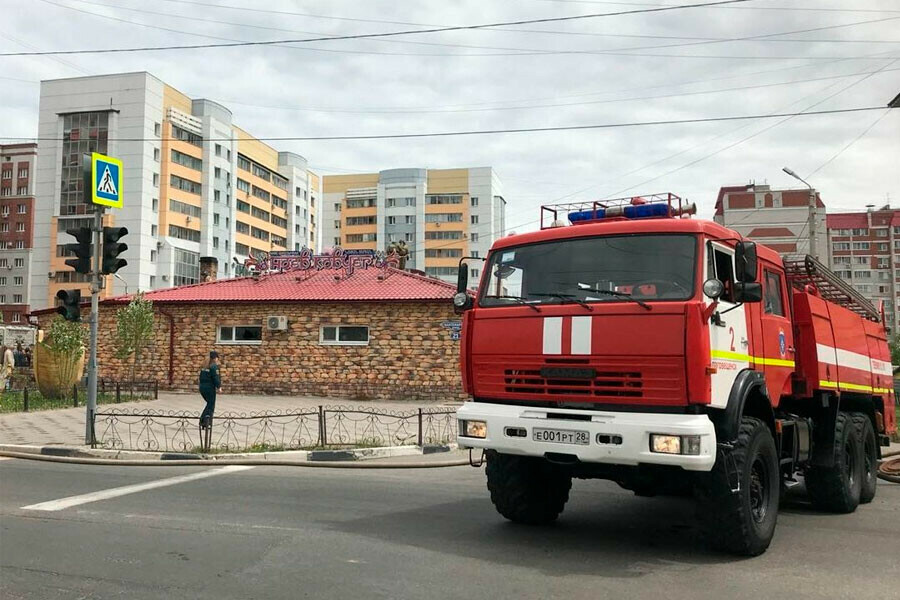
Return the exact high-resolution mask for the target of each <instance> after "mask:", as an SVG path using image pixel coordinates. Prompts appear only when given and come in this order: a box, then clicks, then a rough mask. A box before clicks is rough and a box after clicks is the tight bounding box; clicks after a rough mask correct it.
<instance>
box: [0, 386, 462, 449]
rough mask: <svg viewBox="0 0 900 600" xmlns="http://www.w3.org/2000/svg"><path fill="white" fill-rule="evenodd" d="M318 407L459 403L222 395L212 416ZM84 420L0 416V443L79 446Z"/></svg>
mask: <svg viewBox="0 0 900 600" xmlns="http://www.w3.org/2000/svg"><path fill="white" fill-rule="evenodd" d="M320 404H321V405H325V406H337V405H340V406H347V407H350V406H352V407H360V406H363V407H366V408H371V409H381V410H394V411H410V410H416V409H417V408H419V407H422V408H439V407H448V408H455V407H457V406H459V405H460V402H458V401H449V402H446V403H441V402H432V403H429V402H403V401H395V402H389V401H371V402H354V401H352V400H344V399H337V398H320V397H313V396H243V395H230V394H222V395H219V396H218V398H217V399H216V414H223V413H227V412H234V413H246V414H249V413H258V412H263V411H275V410H281V411H285V410H289V409H296V408H315V407H318V406H319V405H320ZM203 406H204V403H203V400H202V399H201V398H200V395H199V394H190V393H182V394H177V393H169V392H160V394H159V400H150V401H145V402H123V403H121V404H104V405H102V406H100V407H99V410H100V411H107V410H135V411H141V410H153V411H163V412H169V411H176V412H196V413H198V414H199V412H200V411H201V410H202V409H203ZM84 418H85V409H84V407H83V406H80V407H78V408H66V409H62V410H45V411H36V412H27V413H24V412H23V413H7V414H2V415H0V444H38V445H49V444H60V445H67V446H77V445H82V444H84V430H85V425H84Z"/></svg>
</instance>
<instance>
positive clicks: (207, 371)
mask: <svg viewBox="0 0 900 600" xmlns="http://www.w3.org/2000/svg"><path fill="white" fill-rule="evenodd" d="M220 391H222V377H221V376H220V375H219V353H218V352H216V351H215V350H213V351H212V352H210V353H209V363H207V365H206V366H205V367H204V368H203V369H201V370H200V395H201V396H203V399H204V400H205V401H206V408H204V409H203V412H202V413H200V427H201V428H207V427H212V418H213V413H214V412H215V410H216V392H220Z"/></svg>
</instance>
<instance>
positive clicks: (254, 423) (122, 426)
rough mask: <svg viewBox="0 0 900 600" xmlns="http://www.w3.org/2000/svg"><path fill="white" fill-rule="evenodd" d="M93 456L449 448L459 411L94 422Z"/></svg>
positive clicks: (115, 417) (116, 413)
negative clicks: (99, 451) (103, 452)
mask: <svg viewBox="0 0 900 600" xmlns="http://www.w3.org/2000/svg"><path fill="white" fill-rule="evenodd" d="M92 427H93V437H94V443H93V444H92V446H93V447H95V448H106V449H115V450H144V451H157V452H210V451H212V452H240V451H266V450H302V449H314V448H344V447H379V446H404V445H418V446H424V445H432V444H446V443H449V442H452V441H454V440H455V439H456V411H455V410H452V409H423V408H419V409H416V410H411V411H389V410H372V409H369V408H365V407H358V408H354V407H348V406H324V405H320V406H318V407H311V408H303V409H297V410H286V411H266V412H260V413H224V414H222V415H217V416H216V417H215V418H214V419H213V422H212V426H211V427H210V428H209V429H205V430H201V429H200V413H199V412H183V411H153V410H144V411H121V410H118V409H115V408H112V409H105V410H100V411H97V412H96V413H95V414H94V418H93V422H92Z"/></svg>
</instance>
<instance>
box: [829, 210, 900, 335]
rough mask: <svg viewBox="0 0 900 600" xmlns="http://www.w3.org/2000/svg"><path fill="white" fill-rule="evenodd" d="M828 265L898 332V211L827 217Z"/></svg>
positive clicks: (899, 308)
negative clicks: (881, 309)
mask: <svg viewBox="0 0 900 600" xmlns="http://www.w3.org/2000/svg"><path fill="white" fill-rule="evenodd" d="M828 249H829V254H830V256H829V266H830V268H831V270H832V271H834V272H835V273H837V274H838V275H840V276H841V278H842V279H844V280H846V281H847V282H848V283H850V284H851V285H852V286H853V287H854V288H856V289H857V290H858V291H859V292H861V293H862V294H863V295H864V296H865V297H866V298H868V299H869V300H871V301H872V303H873V304H875V306H876V307H877V306H881V305H882V303H883V304H884V313H885V320H886V321H887V323H888V326H890V327H891V330H892V332H894V333H896V332H897V331H898V329H897V326H898V322H897V313H898V311H900V268H898V257H900V209H892V208H891V207H890V206H884V207H882V208H880V209H877V210H876V209H875V208H874V207H870V208H869V210H868V211H866V212H857V213H833V214H829V215H828Z"/></svg>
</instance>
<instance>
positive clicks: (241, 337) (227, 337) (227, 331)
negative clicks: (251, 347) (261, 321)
mask: <svg viewBox="0 0 900 600" xmlns="http://www.w3.org/2000/svg"><path fill="white" fill-rule="evenodd" d="M216 342H217V343H219V344H261V343H262V326H260V325H219V327H218V332H217V335H216Z"/></svg>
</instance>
